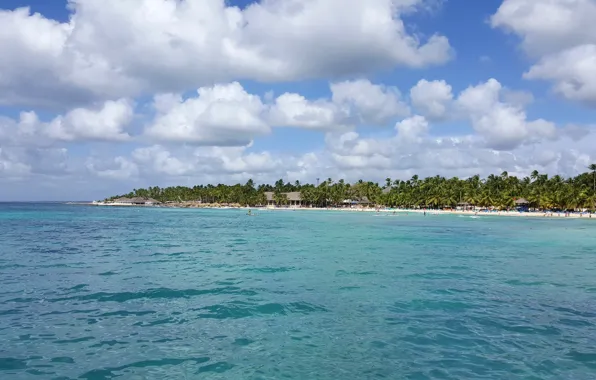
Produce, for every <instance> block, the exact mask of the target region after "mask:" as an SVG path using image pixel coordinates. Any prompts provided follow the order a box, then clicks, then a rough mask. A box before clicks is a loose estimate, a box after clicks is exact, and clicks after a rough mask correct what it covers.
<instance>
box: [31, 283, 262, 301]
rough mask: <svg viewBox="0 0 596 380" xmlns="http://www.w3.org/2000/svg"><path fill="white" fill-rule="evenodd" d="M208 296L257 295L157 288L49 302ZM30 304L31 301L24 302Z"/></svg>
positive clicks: (231, 289)
mask: <svg viewBox="0 0 596 380" xmlns="http://www.w3.org/2000/svg"><path fill="white" fill-rule="evenodd" d="M208 294H238V295H244V296H254V295H256V294H257V293H256V292H255V291H252V290H246V289H241V288H238V287H233V286H228V287H222V288H213V289H204V290H202V289H185V290H176V289H169V288H157V289H149V290H146V291H142V292H121V293H107V292H99V293H93V294H87V295H80V296H73V297H62V298H54V299H51V300H49V302H61V301H71V300H77V301H98V302H126V301H131V300H136V299H158V298H165V299H174V298H190V297H194V296H202V295H208ZM23 302H29V301H23Z"/></svg>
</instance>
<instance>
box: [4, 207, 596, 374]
mask: <svg viewBox="0 0 596 380" xmlns="http://www.w3.org/2000/svg"><path fill="white" fill-rule="evenodd" d="M256 213H257V215H256V216H247V215H246V213H245V211H241V210H196V209H194V210H188V209H163V208H162V209H160V208H116V207H93V206H80V205H62V204H0V379H2V380H4V379H7V380H12V379H89V380H91V379H93V380H99V379H114V378H120V379H420V380H422V379H458V380H467V379H474V380H476V379H586V380H588V379H589V380H592V379H595V378H596V223H595V221H592V220H581V219H570V220H567V219H564V218H562V219H556V218H555V219H550V218H549V219H544V218H536V219H525V218H507V217H498V216H480V217H477V218H472V217H469V216H455V215H427V216H422V215H414V214H410V215H406V214H398V215H391V214H387V215H385V214H383V215H376V214H374V213H346V212H333V211H330V212H326V211H321V212H317V211H265V210H263V211H260V210H257V211H256Z"/></svg>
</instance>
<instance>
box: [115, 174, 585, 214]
mask: <svg viewBox="0 0 596 380" xmlns="http://www.w3.org/2000/svg"><path fill="white" fill-rule="evenodd" d="M589 169H590V172H586V173H583V174H580V175H578V176H576V177H573V178H567V179H565V178H562V177H561V176H558V175H555V176H553V177H551V178H549V177H548V176H547V175H546V174H540V173H539V172H537V171H534V172H532V174H531V175H530V176H529V177H525V178H522V179H519V178H517V177H515V176H510V175H509V174H508V173H507V172H503V173H501V174H500V175H494V174H491V175H489V176H488V177H487V178H485V179H481V178H480V176H478V175H475V176H473V177H470V178H466V179H459V178H445V177H441V176H435V177H429V178H425V179H420V178H419V177H418V176H417V175H415V176H413V177H412V178H411V179H409V180H406V181H402V180H395V181H392V180H391V178H387V179H386V180H385V183H384V186H383V187H381V186H380V185H379V184H378V183H374V182H365V181H363V180H359V181H358V182H356V183H354V184H349V183H346V182H345V181H344V180H343V179H340V180H339V181H333V180H332V179H331V178H328V179H327V180H325V181H323V182H322V183H320V184H319V185H318V186H316V185H313V184H301V183H300V182H299V181H296V182H295V183H293V184H292V183H290V182H286V183H284V181H283V180H281V179H280V180H278V181H276V182H275V184H274V185H259V186H258V187H255V184H254V182H253V181H252V180H249V181H248V182H247V183H246V184H244V185H241V184H237V185H232V186H228V185H222V184H219V185H216V186H214V185H206V186H203V185H200V186H194V187H192V188H190V187H184V186H175V187H167V188H163V189H162V188H159V187H157V186H155V187H149V188H148V189H134V190H133V191H132V192H131V193H129V194H125V195H122V196H125V197H146V198H154V199H157V200H159V201H162V202H168V201H173V202H181V201H201V202H203V203H239V204H242V205H249V206H259V205H265V204H267V200H266V197H265V192H267V191H271V192H273V193H274V201H275V203H276V204H278V205H287V204H288V203H289V202H288V198H287V196H286V194H284V193H287V192H292V191H299V192H301V195H302V203H303V204H306V205H312V206H315V207H333V206H339V205H341V204H343V202H344V201H346V200H351V201H363V200H369V201H370V202H371V203H372V204H378V205H383V206H390V207H408V208H416V207H421V208H422V207H426V208H445V207H456V206H457V205H458V204H459V203H463V202H465V203H469V204H470V205H474V206H481V207H492V208H497V209H501V210H506V209H512V208H515V206H516V204H515V200H516V199H519V198H525V199H526V200H528V202H529V206H530V207H532V208H540V209H561V210H572V209H580V208H591V209H594V206H595V204H596V164H594V165H591V166H590V167H589ZM117 197H120V196H117ZM117 197H112V198H110V199H114V198H117Z"/></svg>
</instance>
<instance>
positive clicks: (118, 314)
mask: <svg viewBox="0 0 596 380" xmlns="http://www.w3.org/2000/svg"><path fill="white" fill-rule="evenodd" d="M154 313H155V312H154V311H152V310H144V311H128V310H117V311H109V312H107V313H102V314H99V315H97V317H128V316H135V317H140V316H143V315H148V314H154Z"/></svg>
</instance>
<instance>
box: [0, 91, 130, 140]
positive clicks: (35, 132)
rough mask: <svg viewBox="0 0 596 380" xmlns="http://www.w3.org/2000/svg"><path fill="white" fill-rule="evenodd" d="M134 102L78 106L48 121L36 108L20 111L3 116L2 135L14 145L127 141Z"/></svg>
mask: <svg viewBox="0 0 596 380" xmlns="http://www.w3.org/2000/svg"><path fill="white" fill-rule="evenodd" d="M133 114H134V111H133V105H132V103H131V102H129V101H128V100H125V99H121V100H118V101H106V102H105V103H103V104H101V105H100V106H99V107H93V108H75V109H73V110H71V111H69V112H67V113H66V114H64V115H63V116H62V115H59V116H56V117H55V118H54V119H52V120H51V121H49V122H43V121H41V120H39V117H38V115H37V114H36V113H35V112H34V111H28V112H21V114H20V116H19V120H18V121H15V120H12V119H9V118H1V119H0V139H1V140H2V141H3V143H4V144H11V145H25V146H31V145H42V146H43V145H51V144H52V143H54V142H56V141H69V142H73V141H125V140H128V139H129V138H130V135H129V134H128V133H127V132H126V131H125V129H126V128H127V127H128V125H129V124H130V122H131V121H132V118H133Z"/></svg>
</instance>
